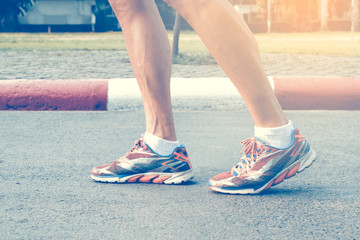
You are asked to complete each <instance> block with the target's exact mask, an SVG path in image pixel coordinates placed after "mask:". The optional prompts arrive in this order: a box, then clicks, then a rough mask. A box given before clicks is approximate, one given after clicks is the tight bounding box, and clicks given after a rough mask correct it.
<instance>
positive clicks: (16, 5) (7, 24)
mask: <svg viewBox="0 0 360 240" xmlns="http://www.w3.org/2000/svg"><path fill="white" fill-rule="evenodd" d="M34 1H35V0H0V6H1V7H0V32H1V31H8V32H12V31H15V30H16V28H17V26H18V24H19V21H18V15H19V14H24V13H25V12H26V10H27V9H28V7H29V6H31V5H32V4H34Z"/></svg>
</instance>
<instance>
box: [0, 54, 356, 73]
mask: <svg viewBox="0 0 360 240" xmlns="http://www.w3.org/2000/svg"><path fill="white" fill-rule="evenodd" d="M262 59H263V63H264V67H265V70H266V72H267V74H268V75H270V76H341V77H359V76H360V68H359V66H360V57H341V56H314V55H301V54H263V55H262ZM0 62H1V66H0V79H86V78H106V79H108V78H127V77H134V74H133V71H132V69H131V66H130V63H129V59H128V55H127V52H126V51H71V50H70V51H0ZM210 62H211V61H210ZM173 77H185V78H198V77H225V74H224V73H223V71H222V70H221V69H220V67H219V66H217V65H216V64H212V65H198V66H196V67H194V66H193V65H181V64H174V65H173Z"/></svg>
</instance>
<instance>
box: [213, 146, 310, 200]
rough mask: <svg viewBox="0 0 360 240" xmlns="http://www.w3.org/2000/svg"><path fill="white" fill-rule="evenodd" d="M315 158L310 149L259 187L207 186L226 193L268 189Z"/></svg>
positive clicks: (308, 165)
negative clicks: (225, 187) (227, 187)
mask: <svg viewBox="0 0 360 240" xmlns="http://www.w3.org/2000/svg"><path fill="white" fill-rule="evenodd" d="M315 160H316V152H315V151H313V150H311V149H310V151H309V152H308V153H307V154H306V155H305V156H304V157H302V158H301V159H299V160H298V161H296V162H294V163H293V164H292V165H290V166H289V167H287V168H286V169H283V170H282V171H281V172H280V173H278V174H277V175H276V176H275V177H274V178H272V179H271V180H270V181H268V182H267V183H265V184H264V185H263V186H262V187H261V188H259V189H256V190H255V189H252V188H250V189H235V190H230V189H223V188H220V187H213V186H211V185H210V186H209V188H210V189H211V190H213V191H215V192H221V193H227V194H257V193H260V192H262V191H265V190H268V189H270V188H271V187H272V186H275V185H278V184H280V183H282V182H283V181H284V180H285V179H288V178H291V177H293V176H295V175H296V174H297V173H300V172H302V171H304V170H305V169H306V168H308V167H310V166H311V164H312V163H313V162H314V161H315Z"/></svg>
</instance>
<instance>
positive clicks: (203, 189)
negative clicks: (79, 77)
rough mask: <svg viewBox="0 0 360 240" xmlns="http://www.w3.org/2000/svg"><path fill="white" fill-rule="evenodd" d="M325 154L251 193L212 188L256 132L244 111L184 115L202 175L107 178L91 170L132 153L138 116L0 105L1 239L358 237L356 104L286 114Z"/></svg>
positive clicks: (181, 124) (183, 127) (181, 126)
mask: <svg viewBox="0 0 360 240" xmlns="http://www.w3.org/2000/svg"><path fill="white" fill-rule="evenodd" d="M287 114H288V116H289V118H290V119H291V120H293V122H294V123H296V124H297V125H298V126H299V128H300V129H301V131H302V133H303V134H304V135H305V136H306V137H307V138H308V139H309V141H310V142H311V143H312V146H313V148H314V149H315V150H316V151H317V153H318V155H319V157H318V160H317V161H316V162H315V163H314V164H313V166H312V167H311V168H309V169H307V170H306V171H305V172H303V173H301V174H299V175H298V176H297V177H294V178H291V179H289V180H287V181H285V182H284V183H282V184H280V185H278V186H276V187H273V188H271V189H270V190H269V191H268V192H266V193H264V194H261V195H255V196H248V195H246V196H233V195H224V194H217V193H213V192H211V191H210V190H209V189H208V188H207V180H208V179H209V178H210V177H212V176H213V175H215V174H217V173H220V172H224V171H227V170H229V169H230V168H231V167H232V166H233V165H234V164H236V162H237V160H238V158H239V156H240V155H239V152H240V150H241V145H240V141H241V140H243V139H245V138H248V137H250V136H251V134H252V121H251V118H250V116H249V113H248V112H246V111H244V112H231V111H213V112H206V111H183V112H181V111H177V112H175V119H176V122H177V125H176V127H177V130H178V138H179V139H180V140H181V142H182V143H184V144H185V145H186V146H187V149H188V151H189V153H190V157H191V159H192V163H193V166H194V169H195V174H196V178H195V179H194V181H193V182H191V183H189V184H187V185H180V186H168V185H155V184H102V183H96V182H94V181H92V180H91V179H90V176H89V174H90V170H91V168H92V167H93V166H97V165H100V164H104V163H108V162H112V161H113V160H115V158H118V157H120V156H121V155H122V154H124V153H125V152H127V151H128V150H129V149H130V148H131V147H132V144H133V142H134V141H135V140H136V139H137V138H138V137H139V136H140V134H141V133H142V132H143V131H144V117H143V114H142V112H137V111H136V112H133V111H128V112H115V111H113V112H0V116H1V117H0V139H1V140H0V159H1V160H0V232H1V234H0V239H360V229H359V226H360V217H359V216H360V200H359V197H360V174H359V172H360V161H359V146H360V144H359V139H360V131H359V119H360V112H359V111H353V112H348V111H336V112H335V111H296V112H287Z"/></svg>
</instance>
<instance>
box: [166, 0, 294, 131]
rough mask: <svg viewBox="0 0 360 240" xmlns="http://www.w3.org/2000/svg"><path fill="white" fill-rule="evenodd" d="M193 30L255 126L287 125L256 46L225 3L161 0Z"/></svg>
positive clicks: (240, 19)
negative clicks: (237, 95)
mask: <svg viewBox="0 0 360 240" xmlns="http://www.w3.org/2000/svg"><path fill="white" fill-rule="evenodd" d="M164 1H165V2H167V3H168V4H169V5H171V6H172V7H173V8H175V9H176V10H177V11H178V12H179V13H180V14H181V15H182V16H183V17H184V18H185V19H186V20H187V21H188V23H189V24H190V25H191V26H192V27H193V28H194V29H195V30H196V32H197V33H198V34H199V36H200V38H201V39H202V40H203V42H204V43H205V45H206V46H207V48H208V49H209V51H210V53H211V54H212V55H213V56H214V58H215V60H216V61H217V62H218V64H219V65H220V66H221V68H222V69H223V70H224V72H225V73H226V74H227V75H228V76H229V78H230V79H231V81H232V82H233V83H234V85H235V86H236V88H237V89H238V91H239V93H240V94H241V95H242V97H243V98H244V100H245V102H246V103H247V105H248V108H249V110H250V113H251V115H252V117H253V120H254V123H255V126H257V127H278V126H283V125H285V124H287V123H288V120H287V118H286V117H285V115H284V113H283V111H282V109H281V107H280V105H279V103H278V101H277V99H276V97H275V95H274V93H273V91H272V89H271V86H270V84H269V82H268V80H267V78H266V75H265V72H264V69H263V66H262V63H261V59H260V53H259V49H258V46H257V43H256V41H255V39H254V37H253V35H252V33H251V32H250V30H249V28H248V27H247V25H246V24H245V22H244V21H243V20H242V18H241V17H240V16H239V14H238V13H237V12H236V11H235V10H234V8H233V7H232V6H231V4H230V3H229V2H228V1H225V0H164Z"/></svg>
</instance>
